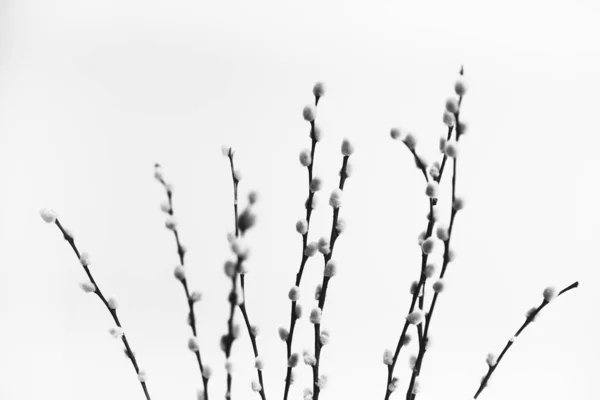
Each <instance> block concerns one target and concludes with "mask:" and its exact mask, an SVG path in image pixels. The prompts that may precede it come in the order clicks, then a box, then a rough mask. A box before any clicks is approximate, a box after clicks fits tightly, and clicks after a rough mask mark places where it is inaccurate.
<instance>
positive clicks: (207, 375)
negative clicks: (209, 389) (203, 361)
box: [202, 365, 212, 379]
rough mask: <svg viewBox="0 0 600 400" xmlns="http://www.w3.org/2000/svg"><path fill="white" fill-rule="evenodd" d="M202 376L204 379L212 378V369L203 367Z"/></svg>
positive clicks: (206, 366)
mask: <svg viewBox="0 0 600 400" xmlns="http://www.w3.org/2000/svg"><path fill="white" fill-rule="evenodd" d="M202 376H203V377H205V378H206V379H210V377H211V376H212V368H211V367H209V366H208V365H205V366H204V371H202Z"/></svg>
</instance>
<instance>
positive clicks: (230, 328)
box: [223, 147, 240, 400]
mask: <svg viewBox="0 0 600 400" xmlns="http://www.w3.org/2000/svg"><path fill="white" fill-rule="evenodd" d="M233 154H234V152H233V149H232V148H231V147H230V148H229V152H228V154H227V158H228V159H229V166H230V169H231V181H232V183H233V218H234V221H233V222H234V225H235V237H236V238H237V237H239V235H240V228H239V225H238V185H239V182H240V181H239V179H238V178H237V176H236V174H235V167H234V164H233ZM230 279H231V291H230V293H229V297H228V301H229V318H228V319H227V334H226V335H225V336H224V337H223V339H224V340H223V351H224V352H225V359H226V360H227V361H229V358H230V357H231V349H232V347H233V342H234V341H235V335H234V325H233V322H234V318H235V305H236V297H237V279H238V273H237V271H235V272H234V273H233V274H232V275H231V278H230ZM232 385H233V377H232V375H231V371H229V370H228V371H227V392H226V393H225V398H226V399H228V400H230V399H231V387H232Z"/></svg>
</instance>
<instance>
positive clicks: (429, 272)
mask: <svg viewBox="0 0 600 400" xmlns="http://www.w3.org/2000/svg"><path fill="white" fill-rule="evenodd" d="M435 270H436V268H435V264H433V263H430V264H427V266H426V267H425V277H426V278H427V279H429V278H431V277H432V276H433V275H434V274H435Z"/></svg>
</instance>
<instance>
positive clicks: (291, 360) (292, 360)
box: [288, 353, 300, 368]
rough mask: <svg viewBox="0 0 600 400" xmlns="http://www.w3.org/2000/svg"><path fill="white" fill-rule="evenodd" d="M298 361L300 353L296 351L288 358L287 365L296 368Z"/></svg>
mask: <svg viewBox="0 0 600 400" xmlns="http://www.w3.org/2000/svg"><path fill="white" fill-rule="evenodd" d="M299 362H300V355H299V354H298V353H294V354H292V355H291V356H290V358H289V359H288V367H290V368H296V367H297V366H298V363H299Z"/></svg>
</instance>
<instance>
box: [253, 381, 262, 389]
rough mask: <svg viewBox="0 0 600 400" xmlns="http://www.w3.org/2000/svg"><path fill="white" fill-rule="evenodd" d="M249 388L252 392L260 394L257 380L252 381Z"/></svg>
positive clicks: (260, 387) (259, 385)
mask: <svg viewBox="0 0 600 400" xmlns="http://www.w3.org/2000/svg"><path fill="white" fill-rule="evenodd" d="M251 386H252V390H253V391H255V392H260V391H261V390H262V386H261V384H260V382H259V381H257V380H253V381H252V384H251Z"/></svg>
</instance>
